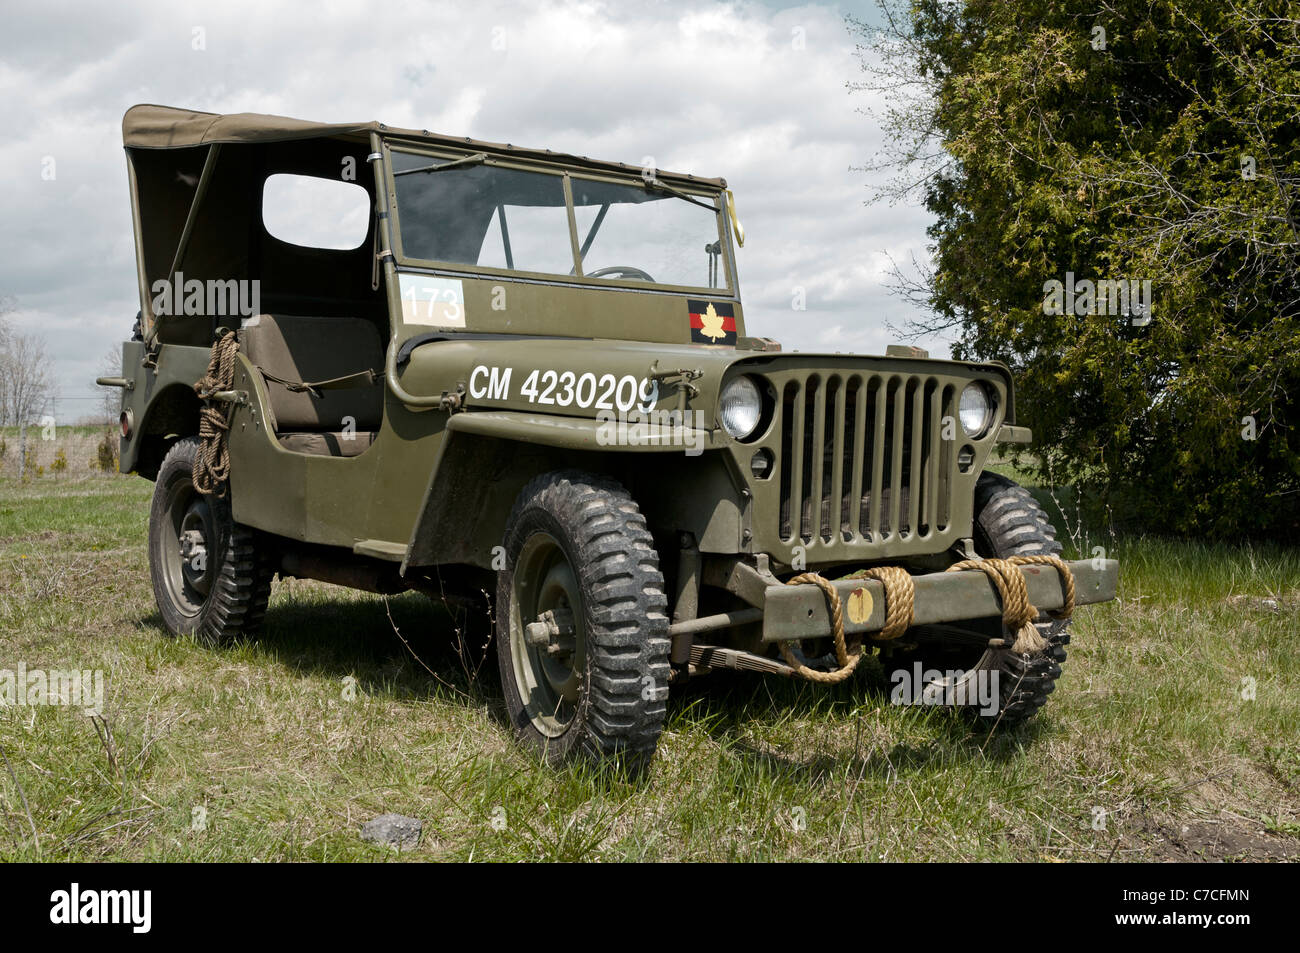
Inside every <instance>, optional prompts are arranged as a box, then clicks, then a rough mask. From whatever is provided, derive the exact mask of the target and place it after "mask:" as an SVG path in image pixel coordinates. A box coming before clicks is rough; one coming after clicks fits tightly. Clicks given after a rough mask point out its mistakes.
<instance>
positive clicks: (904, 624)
mask: <svg viewBox="0 0 1300 953" xmlns="http://www.w3.org/2000/svg"><path fill="white" fill-rule="evenodd" d="M844 578H845V579H878V580H880V584H881V585H882V586H884V587H885V625H884V628H882V629H881V630H880V633H879V635H877V638H880V639H896V638H898V637H899V636H900V635H902V634H903V633H904V632H906V631H907V628H908V626H910V625H911V624H912V619H913V610H914V606H915V602H916V587H915V585H914V584H913V582H912V574H911V573H909V572H908V571H907V570H906V569H904V568H902V567H901V566H877V567H875V568H873V569H863V570H859V571H858V572H855V573H853V574H851V575H848V576H845V577H844ZM804 583H811V584H812V585H815V586H817V587H818V588H819V589H821V591H822V592H823V593H825V594H826V601H827V602H828V603H829V604H830V616H831V637H832V640H833V641H834V643H835V661H836V663H837V664H838V665H839V668H837V669H832V670H831V671H829V672H823V671H820V670H818V669H815V668H809V667H808V666H807V665H805V664H804V663H803V662H802V661H800V660H799V657H798V656H797V655H795V653H794V649H793V648H792V647H791V646H790V644H789V643H787V642H782V643H781V645H780V648H781V655H782V656H784V658H785V661H786V664H788V665H789V666H790V667H791V668H792V669H794V670H795V674H797V675H802V676H803V677H804V678H806V679H808V680H809V681H813V682H821V683H823V684H826V685H834V684H836V683H838V682H842V681H844V679H846V678H848V677H849V676H850V675H852V674H853V670H854V669H856V668H857V667H858V663H859V662H860V661H862V638H861V636H858V637H856V638H854V639H853V641H852V644H848V643H847V642H846V640H845V638H844V611H843V607H842V606H841V604H840V594H839V592H837V591H836V589H835V585H834V583H832V582H830V580H828V579H825V578H823V577H822V576H820V575H818V574H817V573H814V572H806V573H803V574H801V575H798V576H795V577H794V578H793V579H788V580H786V585H787V586H799V585H803V584H804Z"/></svg>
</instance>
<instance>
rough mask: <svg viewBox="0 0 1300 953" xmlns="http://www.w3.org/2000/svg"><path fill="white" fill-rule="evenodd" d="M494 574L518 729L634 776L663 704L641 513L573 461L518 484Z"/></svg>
mask: <svg viewBox="0 0 1300 953" xmlns="http://www.w3.org/2000/svg"><path fill="white" fill-rule="evenodd" d="M505 551H506V569H504V570H502V571H501V573H500V576H499V577H498V582H497V637H496V651H497V663H498V668H499V670H500V673H501V686H502V692H503V695H504V697H505V703H506V710H507V713H508V715H509V718H510V722H511V725H512V726H513V728H514V732H515V735H516V737H517V738H518V739H519V741H520V742H521V743H522V744H523V745H524V746H525V747H527V748H530V749H531V750H533V751H535V752H537V753H538V754H540V755H541V756H542V758H543V759H544V760H546V761H547V762H548V763H550V764H553V765H555V764H560V763H562V762H566V761H573V760H588V761H591V762H596V763H600V764H614V765H618V766H621V767H622V768H623V769H624V770H626V771H627V773H628V774H629V775H630V776H632V777H637V776H640V775H641V774H642V773H643V772H644V771H645V769H646V768H647V766H648V765H649V763H650V760H651V758H652V757H653V756H654V751H655V746H656V744H657V743H658V740H659V734H660V732H661V731H662V730H663V725H664V719H665V716H666V712H667V706H666V701H667V697H668V674H669V664H668V655H669V638H668V614H667V597H666V596H665V594H664V581H663V575H662V574H661V573H660V571H659V557H658V555H657V554H656V552H655V549H654V544H653V541H652V540H651V537H650V533H649V531H648V530H647V529H646V522H645V517H643V516H642V515H641V511H640V510H639V509H638V507H637V505H636V503H635V502H634V501H633V500H632V497H631V496H630V495H629V494H628V492H627V490H625V489H624V488H623V487H622V486H621V485H620V484H618V483H616V482H614V481H613V480H609V479H606V478H604V477H599V476H595V475H592V474H588V473H583V472H580V471H576V470H564V471H559V472H555V473H548V474H545V475H543V476H540V477H537V478H536V479H534V480H532V481H531V482H530V483H529V484H528V485H527V486H525V487H524V489H523V490H522V491H521V492H520V494H519V497H518V499H517V500H516V501H515V505H514V508H513V509H512V510H511V513H510V518H509V521H508V523H507V526H506V533H505Z"/></svg>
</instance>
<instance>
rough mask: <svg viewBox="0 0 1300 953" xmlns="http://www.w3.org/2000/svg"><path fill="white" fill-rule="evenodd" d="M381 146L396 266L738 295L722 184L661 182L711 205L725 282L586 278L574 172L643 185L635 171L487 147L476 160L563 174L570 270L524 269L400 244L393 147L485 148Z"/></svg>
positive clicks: (460, 155)
mask: <svg viewBox="0 0 1300 953" xmlns="http://www.w3.org/2000/svg"><path fill="white" fill-rule="evenodd" d="M382 148H383V162H384V179H385V188H386V190H387V192H388V214H389V216H390V221H389V229H390V232H389V233H390V235H391V236H392V249H393V256H394V258H395V261H396V263H397V265H398V266H399V267H410V268H418V269H420V270H422V271H430V272H433V273H435V274H446V275H449V276H458V277H476V276H479V277H489V278H500V279H503V280H513V281H527V282H530V283H544V284H554V285H563V286H569V287H575V286H576V287H583V288H601V289H606V290H621V291H639V292H642V293H649V294H674V295H682V294H691V295H700V296H707V297H715V298H717V297H721V298H736V297H737V293H736V280H735V258H734V254H733V251H732V245H731V232H730V229H729V228H727V221H726V207H725V199H724V197H723V194H722V190H721V189H717V188H709V187H703V186H700V185H698V184H694V183H689V182H683V181H681V180H680V179H679V178H674V179H673V181H671V182H666V183H665V185H668V186H670V187H671V188H672V189H674V190H676V191H678V192H684V193H686V194H688V195H690V196H691V198H693V199H696V200H697V201H700V202H703V203H705V204H706V205H708V206H709V207H711V208H712V209H713V217H714V224H715V227H716V230H717V235H718V240H719V241H720V243H721V249H722V254H721V260H720V261H719V263H718V277H719V279H720V281H725V285H722V284H720V285H719V286H718V287H716V288H710V287H708V286H707V285H670V284H663V283H659V282H646V281H640V280H637V279H634V278H613V279H611V278H589V277H587V276H586V275H583V274H582V266H581V261H580V255H579V242H580V237H579V235H578V226H577V217H576V215H575V210H574V203H573V189H572V185H571V179H572V178H575V177H576V178H581V179H584V180H587V181H597V182H608V183H611V184H615V185H627V186H633V187H640V188H647V184H646V182H645V181H644V179H643V178H642V176H641V174H640V171H639V170H636V169H629V170H628V174H627V175H626V176H622V175H618V174H616V173H610V172H605V171H593V170H590V169H585V168H580V167H577V166H574V165H573V164H572V163H564V162H555V163H544V162H537V161H532V160H523V159H517V158H513V157H507V156H502V155H498V154H494V153H491V152H488V153H487V154H486V158H484V159H483V160H482V161H480V162H477V163H475V164H476V165H488V166H492V167H494V168H502V169H514V170H518V171H522V172H536V173H542V174H547V175H554V176H556V177H558V178H560V179H561V181H562V183H563V186H564V201H565V211H566V214H567V218H568V223H569V246H570V255H571V267H572V268H573V269H574V273H573V274H556V273H554V272H538V271H526V270H523V269H518V268H514V269H512V268H498V267H494V266H488V265H478V264H467V263H465V262H455V261H437V260H432V259H425V258H416V257H412V256H409V255H407V253H406V251H405V249H404V248H403V246H402V228H401V216H402V211H401V204H400V202H399V201H398V196H397V178H396V176H395V174H394V173H395V169H394V166H393V152H399V153H402V154H405V155H416V156H419V157H421V158H423V159H428V160H429V162H430V164H437V163H440V162H454V161H457V160H463V159H467V158H470V157H471V156H476V155H478V154H480V153H483V151H484V150H482V149H466V150H464V151H457V150H454V149H450V148H446V147H444V146H442V145H439V146H436V147H431V146H429V145H427V144H425V143H419V142H411V141H408V140H403V139H395V138H394V139H388V138H385V139H383V140H382ZM411 174H416V175H441V174H442V173H441V172H438V171H431V172H417V173H411ZM667 195H668V199H666V201H679V202H680V201H684V200H683V199H681V198H680V197H674V196H672V194H671V193H667ZM701 253H703V250H701ZM626 264H629V265H631V264H634V263H633V262H627V263H626Z"/></svg>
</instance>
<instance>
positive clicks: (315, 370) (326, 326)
mask: <svg viewBox="0 0 1300 953" xmlns="http://www.w3.org/2000/svg"><path fill="white" fill-rule="evenodd" d="M239 346H240V349H241V350H242V351H243V352H244V354H245V356H247V357H248V360H249V361H250V362H251V363H252V364H253V366H254V367H256V368H257V369H258V371H260V372H261V374H262V380H263V382H264V384H265V385H266V389H267V393H268V395H269V396H270V404H269V406H268V407H267V414H268V416H269V417H270V418H271V419H270V420H268V421H267V422H268V424H269V425H270V427H271V430H272V432H273V433H274V434H275V435H276V439H277V440H278V441H279V443H280V446H282V447H284V448H285V449H286V450H291V451H293V452H294V453H308V454H314V455H318V456H332V457H354V456H357V455H359V454H362V453H364V452H365V451H366V450H368V449H369V448H370V445H371V444H372V443H374V439H375V436H376V434H377V432H378V431H379V427H380V424H381V423H382V421H383V416H384V390H383V378H382V369H383V366H384V348H383V343H382V341H381V340H380V337H379V329H378V328H377V327H376V326H375V324H374V322H372V321H367V320H365V319H364V318H348V317H301V316H298V315H287V314H274V315H273V314H259V315H255V316H253V317H251V318H247V319H245V321H244V322H243V324H242V326H241V327H240V329H239ZM366 370H378V371H379V372H380V373H379V376H378V377H377V378H376V380H375V381H374V383H372V384H361V385H358V386H349V387H342V388H337V389H329V390H326V389H322V390H320V391H318V394H319V396H314V395H313V394H311V393H310V392H308V391H305V390H290V389H289V387H287V386H286V385H285V383H284V382H285V381H290V382H307V383H310V382H313V381H327V380H332V379H334V378H340V377H347V376H348V375H350V374H356V373H359V372H363V371H366ZM349 418H350V426H349Z"/></svg>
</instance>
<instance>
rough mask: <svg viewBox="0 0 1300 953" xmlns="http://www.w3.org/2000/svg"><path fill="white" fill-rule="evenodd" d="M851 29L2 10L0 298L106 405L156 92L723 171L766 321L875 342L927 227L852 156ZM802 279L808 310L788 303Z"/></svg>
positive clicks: (669, 13) (869, 138)
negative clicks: (134, 172)
mask: <svg viewBox="0 0 1300 953" xmlns="http://www.w3.org/2000/svg"><path fill="white" fill-rule="evenodd" d="M196 30H202V38H203V45H204V47H205V48H204V49H201V50H197V49H194V45H195V37H196V33H195V31H196ZM855 42H856V38H855V37H853V36H852V35H850V33H849V32H848V30H847V28H846V26H845V24H844V21H843V16H842V8H841V7H837V6H833V5H816V4H813V5H805V6H801V7H797V8H792V9H784V10H780V9H773V8H770V7H768V6H763V5H758V4H752V3H729V4H701V3H693V4H692V3H682V2H676V0H663V2H655V3H648V4H643V5H629V4H624V3H617V4H615V3H602V2H544V3H542V4H519V5H510V4H504V3H485V4H476V5H473V6H465V7H461V8H459V9H455V8H451V7H447V6H443V5H431V4H424V3H416V2H390V3H388V4H385V5H383V6H381V7H375V6H373V5H360V4H358V5H352V4H345V3H335V2H329V3H323V4H322V3H306V4H302V5H293V6H289V5H286V4H282V3H266V2H246V0H232V2H228V3H223V4H221V5H217V6H214V5H206V4H185V3H174V2H148V3H140V4H136V5H134V6H126V5H120V4H91V3H87V4H84V5H80V4H66V3H60V2H57V0H51V2H48V3H43V4H40V5H38V6H33V7H31V8H29V9H28V10H27V11H25V12H22V11H20V12H7V14H6V29H5V33H4V36H3V37H2V38H0V85H2V86H3V88H4V89H5V90H6V95H5V96H4V97H3V98H0V122H3V124H4V127H5V129H6V130H7V133H8V134H7V137H6V138H5V139H4V140H3V141H0V183H2V184H0V207H3V208H4V210H5V214H6V225H7V227H6V228H5V231H4V234H3V248H0V294H9V295H12V296H14V297H15V298H16V299H17V303H18V305H19V309H20V310H19V312H18V313H17V314H16V315H14V316H13V317H14V318H15V319H16V322H17V323H18V324H19V325H20V326H21V327H22V328H23V329H24V330H37V331H40V332H42V333H43V334H45V336H46V337H47V339H48V341H49V344H50V348H51V351H52V352H53V353H54V354H55V356H56V359H57V361H58V365H57V368H56V373H57V377H58V379H59V382H60V391H61V394H62V396H63V397H65V398H73V397H86V396H89V395H92V394H93V393H94V391H93V388H92V387H90V386H89V381H90V380H91V378H93V377H94V375H95V372H96V371H97V369H98V364H99V360H100V357H101V355H102V354H103V352H104V351H105V350H106V349H107V348H108V347H109V346H110V345H111V344H112V343H113V342H115V341H120V340H121V339H123V338H124V337H126V336H127V335H128V334H129V332H130V328H131V323H132V321H133V319H134V316H135V312H136V310H137V309H138V307H139V303H138V301H137V292H136V283H135V265H134V250H133V245H132V239H131V234H130V228H131V223H130V210H129V207H128V198H127V190H126V174H125V160H124V158H123V156H122V152H121V138H120V123H121V116H122V113H123V112H124V111H125V109H126V108H127V107H128V106H130V105H131V104H133V103H136V102H156V103H164V104H168V105H181V106H190V107H193V108H196V109H205V110H212V111H216V112H238V111H259V112H276V113H281V114H284V115H290V116H299V117H303V118H310V119H320V120H326V121H351V120H367V119H379V120H382V121H384V122H387V123H390V124H392V125H400V126H414V127H416V128H428V129H434V130H437V131H439V132H446V133H451V134H455V135H469V136H474V137H476V138H483V139H491V140H501V141H509V142H513V143H517V144H523V145H531V146H541V147H546V148H552V149H556V150H559V151H567V152H576V153H580V154H585V155H594V156H599V157H601V158H608V159H616V160H622V161H627V162H632V163H640V162H641V160H642V157H644V156H647V155H649V156H654V158H655V160H656V162H657V164H658V165H659V166H660V167H661V168H667V169H674V170H677V171H691V172H697V173H699V174H702V175H722V176H725V177H726V178H727V179H728V181H729V183H730V184H731V186H732V187H733V189H734V190H735V192H736V196H737V200H738V207H739V210H740V212H741V214H742V218H743V220H744V223H745V226H746V229H747V234H748V241H747V244H746V247H745V248H744V249H743V250H742V251H741V252H740V260H739V265H740V271H741V287H742V292H743V294H744V300H745V313H746V317H747V321H748V325H749V329H750V332H751V333H754V334H762V335H766V336H770V337H776V338H777V339H779V340H781V341H783V342H784V343H785V344H786V346H787V347H789V348H798V349H799V350H804V351H806V350H811V349H819V350H832V351H834V350H839V351H850V350H861V351H873V352H879V351H881V350H883V348H884V346H885V344H886V343H888V342H889V340H890V335H889V333H888V332H887V331H886V323H887V322H889V323H892V324H893V325H895V326H899V325H902V324H903V323H905V322H906V320H907V319H908V317H909V316H911V315H912V314H913V312H912V311H911V309H910V306H909V305H907V304H906V302H904V301H902V300H901V299H899V298H897V297H895V296H892V295H890V294H889V293H888V291H887V287H886V284H887V276H886V272H887V270H888V260H887V258H886V254H889V255H892V256H893V258H894V259H896V260H898V261H900V262H906V261H908V260H910V257H911V255H912V254H913V253H917V254H919V255H921V256H922V257H923V256H924V249H925V235H924V229H925V226H926V224H927V222H928V218H927V216H926V214H925V213H924V212H923V211H922V210H920V209H917V208H913V207H896V208H890V207H874V208H870V209H868V208H866V207H864V205H863V201H864V199H865V198H866V197H867V194H868V185H869V184H870V182H869V180H868V178H867V177H866V175H865V174H863V173H861V172H853V171H850V167H851V166H854V165H861V164H862V163H863V162H864V161H865V160H866V159H867V158H868V157H869V156H870V155H871V154H873V153H874V152H875V151H876V150H877V148H878V145H879V141H878V139H879V132H878V130H876V129H874V128H873V126H872V125H871V123H870V122H869V121H868V120H867V119H865V118H864V117H863V116H862V115H861V114H860V113H859V112H858V109H859V108H861V107H862V106H864V105H866V103H865V102H864V101H863V100H862V98H861V96H860V95H859V96H855V95H851V94H850V93H849V92H848V91H847V89H846V83H848V82H850V81H852V80H854V79H855V78H857V76H858V73H859V67H858V63H857V61H856V59H855V57H854V46H855ZM45 156H53V157H54V159H55V161H56V162H57V178H56V179H55V180H54V181H52V182H47V181H43V180H42V179H41V177H40V170H41V162H42V159H43V157H45ZM796 287H801V288H803V289H804V292H805V296H806V300H807V310H805V311H795V310H793V309H792V308H791V300H792V296H793V294H794V291H793V289H795V288H796ZM919 343H922V344H923V345H924V344H929V346H931V347H932V348H933V349H934V350H935V351H936V352H937V353H945V352H946V347H945V346H944V345H943V344H942V343H940V342H933V341H931V342H924V341H922V342H919ZM82 405H84V406H85V407H89V406H91V401H89V400H78V401H71V400H69V401H67V402H65V403H64V404H63V405H62V406H61V407H60V416H61V417H64V418H69V417H75V416H76V415H77V413H79V412H80V408H81V406H82Z"/></svg>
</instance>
